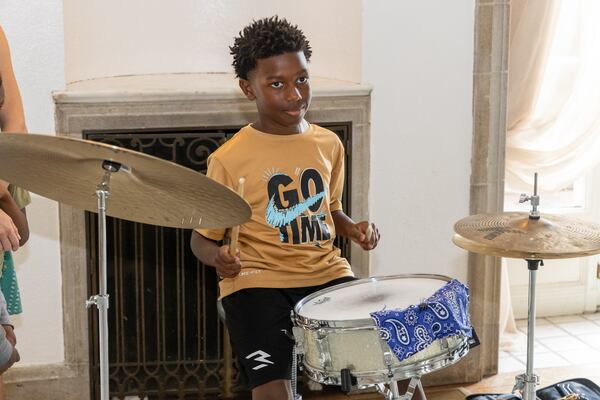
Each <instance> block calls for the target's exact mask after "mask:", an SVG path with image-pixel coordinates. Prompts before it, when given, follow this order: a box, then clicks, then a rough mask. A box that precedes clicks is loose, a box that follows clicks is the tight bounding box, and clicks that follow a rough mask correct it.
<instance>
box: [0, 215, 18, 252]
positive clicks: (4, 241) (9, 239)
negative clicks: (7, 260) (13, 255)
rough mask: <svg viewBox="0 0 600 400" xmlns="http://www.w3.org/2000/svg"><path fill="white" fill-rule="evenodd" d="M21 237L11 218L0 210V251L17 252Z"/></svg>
mask: <svg viewBox="0 0 600 400" xmlns="http://www.w3.org/2000/svg"><path fill="white" fill-rule="evenodd" d="M20 240H21V235H19V230H18V229H17V226H16V225H15V223H14V222H13V220H12V218H11V217H9V216H8V214H7V213H5V212H4V211H3V210H1V209H0V251H10V250H12V251H17V250H19V241H20Z"/></svg>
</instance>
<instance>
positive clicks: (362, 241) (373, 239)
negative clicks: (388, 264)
mask: <svg viewBox="0 0 600 400" xmlns="http://www.w3.org/2000/svg"><path fill="white" fill-rule="evenodd" d="M369 225H370V226H371V229H372V232H367V231H368V228H369ZM367 233H369V234H370V237H369V235H367ZM348 237H349V238H350V239H351V240H352V241H353V242H355V243H356V244H358V245H359V246H360V247H362V248H363V250H373V249H374V248H375V247H377V243H379V238H380V237H381V236H380V235H379V229H377V227H376V226H375V224H369V221H361V222H358V223H356V224H354V226H353V227H352V228H351V229H350V232H349V234H348Z"/></svg>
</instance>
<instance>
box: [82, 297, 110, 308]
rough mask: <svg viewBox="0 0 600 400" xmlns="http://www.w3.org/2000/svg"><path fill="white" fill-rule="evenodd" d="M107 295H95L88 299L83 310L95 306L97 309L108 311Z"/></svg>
mask: <svg viewBox="0 0 600 400" xmlns="http://www.w3.org/2000/svg"><path fill="white" fill-rule="evenodd" d="M109 297H110V296H109V295H108V294H105V295H101V294H95V295H93V296H91V297H90V298H89V300H86V301H85V308H90V307H91V306H96V307H98V309H108V304H109Z"/></svg>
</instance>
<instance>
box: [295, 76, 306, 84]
mask: <svg viewBox="0 0 600 400" xmlns="http://www.w3.org/2000/svg"><path fill="white" fill-rule="evenodd" d="M297 82H298V83H306V82H308V76H302V77H300V78H298V80H297Z"/></svg>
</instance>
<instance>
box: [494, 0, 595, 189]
mask: <svg viewBox="0 0 600 400" xmlns="http://www.w3.org/2000/svg"><path fill="white" fill-rule="evenodd" d="M598 21H600V1H598V0H562V1H561V0H513V1H512V2H511V28H510V34H511V38H510V46H509V76H508V79H509V92H508V121H507V126H508V132H507V140H506V143H507V146H506V185H507V190H509V191H516V192H531V188H532V182H533V174H534V172H539V175H540V179H539V182H538V183H539V186H540V189H542V190H551V191H554V190H558V189H562V188H564V187H565V186H568V185H569V184H570V183H572V182H573V181H574V180H576V179H577V178H579V177H581V176H582V175H583V174H584V173H585V172H586V171H588V170H589V169H590V168H592V167H593V166H595V165H596V163H598V162H599V161H600V157H599V155H600V46H599V45H598V43H600V23H599V22H598Z"/></svg>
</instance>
